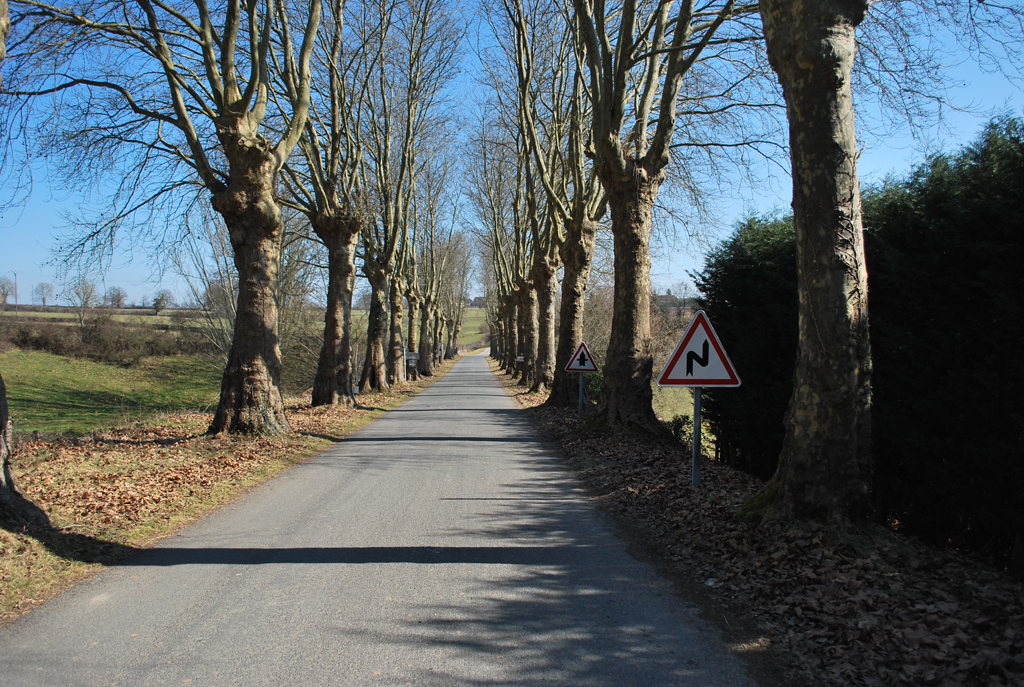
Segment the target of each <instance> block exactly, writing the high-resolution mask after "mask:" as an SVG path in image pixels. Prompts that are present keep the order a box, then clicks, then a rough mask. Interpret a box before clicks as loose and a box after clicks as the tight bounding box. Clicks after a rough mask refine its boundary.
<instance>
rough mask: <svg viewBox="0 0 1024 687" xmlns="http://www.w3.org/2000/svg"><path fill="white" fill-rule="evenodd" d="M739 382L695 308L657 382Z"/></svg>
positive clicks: (689, 383) (686, 383) (674, 384)
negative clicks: (695, 312)
mask: <svg viewBox="0 0 1024 687" xmlns="http://www.w3.org/2000/svg"><path fill="white" fill-rule="evenodd" d="M739 385H740V378H739V375H737V374H736V370H735V368H733V366H732V362H730V361H729V356H728V355H726V354H725V349H724V348H723V347H722V342H721V341H719V340H718V335H717V334H715V330H714V329H713V328H712V326H711V322H710V321H709V320H708V317H707V315H705V314H704V311H703V310H701V311H699V312H698V313H697V314H696V315H694V316H693V321H691V322H690V326H688V327H687V328H686V331H685V332H683V338H681V339H680V340H679V344H678V345H677V346H676V349H675V350H674V351H672V355H671V356H669V359H668V362H667V363H666V364H665V369H664V370H662V371H661V374H660V375H659V376H658V386H739Z"/></svg>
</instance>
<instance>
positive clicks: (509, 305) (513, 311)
mask: <svg viewBox="0 0 1024 687" xmlns="http://www.w3.org/2000/svg"><path fill="white" fill-rule="evenodd" d="M505 303H506V305H505V360H504V362H503V363H502V366H501V367H502V370H503V371H504V372H505V373H506V374H510V375H514V374H515V372H516V358H517V357H519V308H518V307H516V301H515V296H505Z"/></svg>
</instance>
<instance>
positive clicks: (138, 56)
mask: <svg viewBox="0 0 1024 687" xmlns="http://www.w3.org/2000/svg"><path fill="white" fill-rule="evenodd" d="M286 3H287V0H262V1H261V2H251V3H248V4H245V3H242V2H241V1H240V0H228V2H227V3H226V4H224V5H219V6H216V7H214V8H211V7H210V6H208V5H207V4H206V3H205V2H196V3H192V2H184V1H181V2H175V1H174V0H172V1H170V2H163V1H161V2H154V1H152V0H135V1H129V0H107V1H105V2H99V3H91V4H87V5H81V4H77V3H76V4H68V5H62V4H50V3H45V2H34V1H33V2H28V1H26V2H21V1H20V0H16V1H15V2H13V3H11V7H12V9H13V11H14V16H15V22H14V25H15V26H16V27H17V35H18V38H19V41H18V48H17V51H16V52H15V53H12V54H10V55H8V59H11V60H14V61H16V62H17V73H18V79H17V83H11V84H9V87H10V88H11V90H12V91H14V94H15V95H18V96H22V97H26V98H27V97H36V98H39V97H44V96H52V98H51V102H52V105H53V112H52V113H51V115H50V116H49V117H48V118H47V119H46V120H45V121H43V122H42V126H43V127H44V129H45V130H44V131H43V132H42V134H41V136H40V139H41V140H42V143H41V147H42V148H43V150H42V151H41V152H43V153H44V154H48V155H51V156H52V158H51V159H54V158H55V159H58V160H60V161H61V162H62V167H63V168H64V169H66V170H67V171H66V172H64V174H65V177H66V178H67V180H68V181H69V183H72V184H75V183H77V184H81V183H82V182H83V179H84V178H87V177H89V176H90V175H91V176H94V177H109V176H111V175H112V174H114V173H115V172H116V173H120V174H121V175H123V176H122V178H121V179H120V180H119V181H118V182H116V183H118V184H119V185H118V186H117V191H116V195H115V198H114V202H113V205H114V209H113V210H111V211H108V212H105V213H103V214H102V215H101V216H100V217H98V218H97V219H95V220H94V221H90V222H89V223H88V224H86V225H83V226H82V227H80V228H81V229H82V231H79V232H77V233H76V236H75V241H74V242H73V243H72V244H71V245H70V246H69V247H68V248H67V250H69V251H72V252H75V253H78V254H86V253H89V252H95V251H100V252H102V251H104V250H110V248H111V246H113V245H115V244H116V241H117V234H118V229H119V228H120V227H123V226H124V225H125V224H130V225H132V226H131V228H132V229H134V230H136V231H137V232H141V231H144V230H145V228H144V227H145V226H147V225H149V224H151V223H152V220H153V217H152V215H153V214H154V213H157V214H159V213H158V212H157V211H154V210H153V207H154V205H156V204H158V203H159V202H161V201H163V202H164V205H163V208H162V210H160V212H163V213H166V215H165V221H166V226H170V225H171V224H172V223H173V220H171V218H170V213H172V212H173V211H174V210H177V209H180V202H179V204H178V205H177V206H175V205H174V200H173V199H176V198H177V199H180V198H181V197H182V196H183V195H185V194H186V193H187V192H188V191H189V189H191V190H193V191H194V190H195V189H196V187H198V188H199V189H200V190H202V191H205V192H206V193H208V194H209V197H210V203H211V205H212V207H213V208H214V209H215V210H216V211H217V212H218V213H220V215H221V216H222V217H223V218H224V222H225V224H226V225H227V228H228V232H229V235H230V239H231V246H232V249H233V253H234V262H235V267H236V269H237V270H238V274H239V280H238V281H239V293H238V306H237V319H236V323H235V328H234V340H233V342H232V346H231V353H230V355H229V358H228V363H227V367H226V368H225V370H224V377H223V381H222V383H221V393H220V402H219V404H218V406H217V410H216V413H215V414H214V418H213V422H212V423H211V425H210V428H209V431H210V432H211V433H220V432H224V431H230V432H246V433H258V434H274V433H279V432H285V431H287V430H288V429H289V426H288V420H287V418H286V417H285V414H284V406H283V404H282V402H281V393H280V389H279V380H280V373H281V355H280V346H279V342H278V333H277V325H278V323H277V305H276V303H275V299H274V292H275V284H276V281H277V264H278V257H279V256H278V251H279V246H280V243H281V241H280V237H281V232H282V218H281V207H280V205H279V204H278V201H277V198H276V197H275V190H276V184H277V179H278V173H279V171H280V169H281V166H282V165H283V163H284V161H285V160H286V159H287V158H288V156H289V155H290V154H291V152H292V150H293V149H294V147H295V145H296V144H297V143H298V141H299V137H300V136H301V134H302V130H303V128H304V127H305V124H306V116H307V113H308V109H309V92H310V56H311V54H312V51H313V43H314V40H315V36H316V32H317V27H318V25H319V22H320V0H309V3H308V5H307V6H305V7H304V11H303V12H302V13H301V14H302V16H303V22H304V25H303V26H302V32H301V35H299V36H297V37H295V38H293V37H292V30H291V27H290V23H289V22H288V21H287V18H288V16H289V7H288V6H287V4H286ZM275 36H276V39H275ZM296 39H297V40H296ZM273 61H277V62H281V63H283V62H286V61H290V62H293V63H294V64H295V65H296V66H295V68H294V70H293V74H294V84H293V85H294V88H293V89H292V91H291V92H290V93H288V94H286V95H277V98H278V99H281V100H284V101H286V103H287V105H286V107H284V108H282V109H283V116H281V117H280V118H275V117H272V116H268V100H269V98H270V96H271V92H270V78H271V70H270V64H271V62H273ZM55 64H56V65H57V66H56V67H54V65H55ZM58 131H59V132H61V133H60V135H57V132H58ZM119 167H121V168H119ZM112 169H113V171H112ZM147 209H148V210H149V212H150V214H149V215H146V213H145V210H147ZM140 211H141V212H140Z"/></svg>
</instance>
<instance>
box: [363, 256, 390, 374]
mask: <svg viewBox="0 0 1024 687" xmlns="http://www.w3.org/2000/svg"><path fill="white" fill-rule="evenodd" d="M366 270H367V272H368V274H367V277H368V279H369V282H370V312H369V317H368V318H367V319H368V321H367V324H366V358H365V359H364V360H363V374H362V379H361V380H360V381H359V388H360V389H361V390H363V391H365V390H366V389H387V388H388V375H387V361H386V360H385V359H384V338H385V337H386V336H387V331H388V307H387V288H388V282H387V278H386V277H385V275H384V272H383V270H379V269H375V268H373V267H371V266H370V263H366Z"/></svg>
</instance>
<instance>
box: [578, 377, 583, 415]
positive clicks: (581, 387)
mask: <svg viewBox="0 0 1024 687" xmlns="http://www.w3.org/2000/svg"><path fill="white" fill-rule="evenodd" d="M579 414H580V415H582V414H583V373H582V372H580V411H579Z"/></svg>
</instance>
